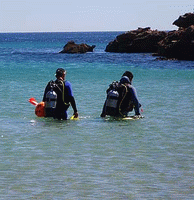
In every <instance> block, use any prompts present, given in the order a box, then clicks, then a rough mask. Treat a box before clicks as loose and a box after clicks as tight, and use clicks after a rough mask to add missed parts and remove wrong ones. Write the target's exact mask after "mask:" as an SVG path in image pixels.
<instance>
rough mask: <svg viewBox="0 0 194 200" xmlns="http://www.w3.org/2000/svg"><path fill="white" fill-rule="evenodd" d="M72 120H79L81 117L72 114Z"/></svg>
mask: <svg viewBox="0 0 194 200" xmlns="http://www.w3.org/2000/svg"><path fill="white" fill-rule="evenodd" d="M70 120H79V118H78V117H76V118H75V115H72V116H71V117H70Z"/></svg>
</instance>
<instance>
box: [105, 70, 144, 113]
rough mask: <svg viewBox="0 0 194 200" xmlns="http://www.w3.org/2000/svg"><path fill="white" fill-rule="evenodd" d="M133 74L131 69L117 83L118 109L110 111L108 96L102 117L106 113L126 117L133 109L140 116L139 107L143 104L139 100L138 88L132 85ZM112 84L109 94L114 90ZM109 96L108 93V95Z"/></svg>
mask: <svg viewBox="0 0 194 200" xmlns="http://www.w3.org/2000/svg"><path fill="white" fill-rule="evenodd" d="M132 80H133V74H132V73H131V72H129V71H126V72H125V73H124V74H123V75H122V77H121V80H120V82H118V83H117V92H118V99H117V107H116V111H115V112H114V113H113V112H112V113H111V112H109V109H108V106H107V105H110V104H109V103H108V101H109V100H108V98H107V99H106V101H105V103H104V107H103V110H102V114H101V117H105V116H106V115H111V116H118V117H126V116H127V115H128V113H129V112H131V111H132V110H133V109H134V111H135V116H136V117H140V116H141V115H140V111H139V108H140V107H141V104H140V103H139V101H138V98H137V93H136V89H135V88H134V87H133V86H132ZM112 88H113V86H112V84H111V85H110V87H109V88H108V90H107V94H109V92H110V91H111V90H112ZM107 96H108V95H107Z"/></svg>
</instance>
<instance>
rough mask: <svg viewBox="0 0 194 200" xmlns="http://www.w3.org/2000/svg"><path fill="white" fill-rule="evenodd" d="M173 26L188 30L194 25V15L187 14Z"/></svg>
mask: <svg viewBox="0 0 194 200" xmlns="http://www.w3.org/2000/svg"><path fill="white" fill-rule="evenodd" d="M173 25H176V26H178V27H182V28H188V27H189V26H191V25H194V13H186V14H184V15H181V16H180V17H179V18H178V19H177V20H175V21H174V22H173Z"/></svg>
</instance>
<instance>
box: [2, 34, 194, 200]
mask: <svg viewBox="0 0 194 200" xmlns="http://www.w3.org/2000/svg"><path fill="white" fill-rule="evenodd" d="M122 33H123V32H64V33H0V105H1V108H0V155H1V159H0V199H1V200H12V199H14V200H24V199H25V200H26V199H33V200H34V199H46V200H50V199H54V200H62V199H68V200H70V199H73V200H77V199H78V200H82V199H83V200H90V199H104V200H106V199H115V200H116V199H176V200H177V199H181V200H182V199H194V98H193V97H194V61H179V60H160V59H157V58H156V57H153V56H152V54H151V53H109V52H105V48H106V46H107V45H108V43H109V42H111V41H113V40H114V39H115V38H116V36H118V35H119V34H122ZM72 40H73V41H74V42H75V43H77V44H80V43H86V44H88V45H96V47H95V49H94V52H88V53H85V54H59V51H61V50H62V49H63V46H64V45H65V44H66V43H67V42H68V41H72ZM57 68H64V69H66V70H67V76H66V80H68V81H70V83H71V84H72V88H73V94H74V97H75V101H76V105H77V109H78V113H79V120H70V117H71V116H72V115H73V109H72V108H71V107H70V108H69V109H68V120H66V121H59V120H55V119H52V118H41V117H37V116H36V115H35V112H34V111H35V106H34V105H32V104H30V103H29V102H28V100H29V98H31V97H34V98H35V99H36V100H37V102H41V101H42V97H43V93H44V89H45V86H46V85H47V83H48V82H49V81H50V80H55V71H56V69H57ZM126 70H128V71H131V72H132V73H133V74H134V79H133V83H132V84H133V86H134V87H135V88H136V91H137V95H138V99H139V101H140V103H141V104H142V113H141V115H142V116H143V118H141V119H136V120H123V119H121V118H110V117H106V118H101V117H100V114H101V111H102V107H103V104H104V101H105V99H106V89H107V88H108V86H109V84H111V83H112V82H113V81H116V80H120V78H121V76H122V74H123V73H124V72H125V71H126ZM129 115H131V116H132V115H134V112H131V113H129Z"/></svg>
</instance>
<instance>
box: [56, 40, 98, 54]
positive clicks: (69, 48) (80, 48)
mask: <svg viewBox="0 0 194 200" xmlns="http://www.w3.org/2000/svg"><path fill="white" fill-rule="evenodd" d="M95 47H96V46H95V45H92V46H89V45H87V44H83V43H82V44H75V42H74V41H69V42H68V43H67V44H66V45H65V46H64V47H63V50H62V51H60V52H59V53H86V52H93V49H94V48H95Z"/></svg>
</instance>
